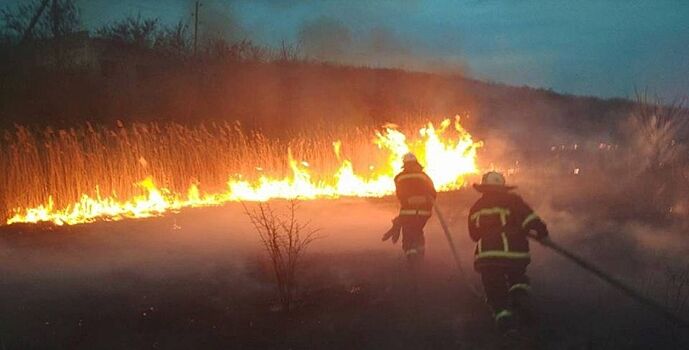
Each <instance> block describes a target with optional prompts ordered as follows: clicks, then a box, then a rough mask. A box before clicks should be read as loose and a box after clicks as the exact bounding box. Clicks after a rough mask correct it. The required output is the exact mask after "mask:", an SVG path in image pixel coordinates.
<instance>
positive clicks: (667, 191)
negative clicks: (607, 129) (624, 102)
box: [624, 94, 689, 214]
mask: <svg viewBox="0 0 689 350" xmlns="http://www.w3.org/2000/svg"><path fill="white" fill-rule="evenodd" d="M636 102H637V103H636V109H635V111H634V112H633V114H632V115H631V116H630V118H629V119H628V120H627V122H626V123H625V126H624V128H625V130H626V134H627V142H628V146H629V147H628V150H629V152H628V156H627V158H626V159H627V162H626V164H627V165H626V167H627V170H628V174H629V175H631V177H630V179H631V180H630V181H631V182H632V184H631V185H632V186H634V187H636V191H641V192H643V196H644V197H645V198H647V199H648V201H647V203H648V205H650V206H651V207H649V209H652V210H654V211H660V212H663V213H666V214H668V213H670V212H671V211H672V208H673V207H674V206H675V205H676V203H677V201H678V200H681V199H682V197H684V196H685V195H686V193H687V192H688V191H689V182H688V181H687V178H686V174H687V172H686V170H687V168H688V167H689V157H687V141H689V140H687V138H686V135H687V131H688V129H689V109H687V106H686V103H685V100H677V101H675V102H673V103H670V104H664V103H663V101H661V100H660V99H657V98H656V99H649V98H648V97H647V95H646V94H637V98H636ZM638 179H644V180H650V179H652V181H644V183H643V184H639V183H637V182H638V181H637V180H638Z"/></svg>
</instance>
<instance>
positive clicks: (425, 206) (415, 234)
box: [383, 153, 436, 265]
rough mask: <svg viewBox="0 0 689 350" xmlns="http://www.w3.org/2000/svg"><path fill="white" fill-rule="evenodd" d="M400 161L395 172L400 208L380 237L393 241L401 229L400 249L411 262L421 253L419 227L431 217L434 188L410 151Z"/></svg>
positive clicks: (422, 241)
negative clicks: (401, 163) (391, 223)
mask: <svg viewBox="0 0 689 350" xmlns="http://www.w3.org/2000/svg"><path fill="white" fill-rule="evenodd" d="M402 161H403V170H402V172H400V173H399V174H397V176H395V188H396V194H397V199H399V201H400V212H399V216H397V218H395V219H394V220H393V227H392V228H391V229H390V231H388V232H387V233H386V234H385V235H384V236H383V241H385V240H387V239H388V238H391V237H392V242H393V243H395V242H396V241H397V239H398V237H399V234H400V231H401V232H402V249H403V250H404V253H405V255H406V257H407V261H408V262H409V263H410V265H415V264H416V263H417V262H418V261H420V260H422V259H423V256H424V250H425V239H424V236H423V227H424V226H425V225H426V221H428V219H429V218H430V217H431V210H433V202H434V201H435V197H436V191H435V186H434V185H433V181H432V180H431V178H430V177H428V175H426V173H424V172H423V167H422V166H421V164H419V161H418V160H417V159H416V156H414V154H413V153H407V154H405V155H404V157H403V158H402Z"/></svg>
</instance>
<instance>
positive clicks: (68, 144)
mask: <svg viewBox="0 0 689 350" xmlns="http://www.w3.org/2000/svg"><path fill="white" fill-rule="evenodd" d="M448 128H451V129H453V130H448ZM312 132H313V133H314V135H318V134H317V133H318V130H315V131H312ZM332 137H337V140H336V141H334V142H333V141H331V140H333V138H332ZM342 140H345V142H343V141H342ZM5 141H6V147H4V148H3V150H5V152H3V154H2V156H1V157H2V163H3V164H12V165H13V166H12V167H7V168H6V169H9V172H6V173H4V174H3V177H2V180H3V181H2V186H3V188H6V189H14V191H7V192H6V194H5V197H4V199H5V203H4V204H5V205H4V207H5V208H13V209H12V213H11V214H10V216H9V218H8V219H7V224H13V223H22V222H25V223H35V222H39V221H49V222H53V223H55V224H57V225H63V224H77V223H85V222H91V221H94V220H96V219H103V220H119V219H122V218H127V217H130V218H142V217H150V216H154V215H160V214H163V213H165V212H166V211H170V210H179V209H181V208H185V207H202V206H212V205H221V204H223V203H226V202H230V201H266V200H269V199H277V198H282V199H293V198H299V199H315V198H337V197H341V196H350V197H381V196H384V195H389V194H391V193H393V192H394V181H393V177H394V175H395V174H397V173H398V172H399V171H400V170H401V168H402V161H401V159H402V155H404V154H406V153H409V152H412V151H413V152H416V153H417V154H418V155H419V156H420V157H421V159H422V160H423V161H424V163H425V164H427V171H428V173H429V175H430V176H431V178H432V179H433V180H434V182H435V183H436V186H437V187H438V188H439V189H441V190H453V189H459V188H461V187H462V186H463V185H464V177H465V176H466V175H468V174H474V173H476V172H477V168H476V162H475V160H476V159H475V158H476V151H477V149H478V147H479V146H480V143H478V142H474V141H473V140H472V138H471V135H470V134H469V133H468V132H466V131H465V130H464V129H463V128H462V126H461V124H460V119H459V117H457V118H456V119H455V120H454V122H453V121H451V120H450V119H445V120H444V121H442V122H441V123H439V124H438V127H437V128H436V127H434V125H433V123H431V122H429V123H428V124H426V125H425V126H423V127H421V128H420V129H418V131H417V133H414V134H410V137H408V136H407V135H405V134H404V133H403V132H401V131H400V130H398V129H397V126H394V125H389V126H387V127H384V128H383V130H357V132H356V133H352V134H348V135H347V134H345V135H333V134H330V133H324V134H321V135H318V136H315V137H307V136H305V135H300V136H299V135H298V136H296V138H294V139H290V140H287V141H286V142H284V143H281V142H280V141H279V140H271V139H268V138H266V137H265V136H263V135H262V134H260V133H252V134H246V133H245V132H243V131H242V130H241V128H240V127H239V126H238V125H237V124H235V125H231V124H227V123H225V124H220V125H218V124H212V125H208V126H206V125H203V126H199V127H195V128H190V127H184V126H182V125H179V124H169V125H158V124H150V125H146V124H133V125H132V126H131V127H128V128H125V127H124V126H122V125H121V126H120V127H119V128H117V129H99V130H95V129H94V128H93V127H92V126H91V125H88V126H87V127H85V128H81V129H71V130H58V131H52V130H50V129H48V130H45V131H43V132H42V133H38V134H36V133H31V132H30V131H29V130H28V129H26V128H22V127H18V128H17V130H16V132H15V133H14V134H10V133H9V132H7V133H6V134H5ZM355 164H356V167H357V169H359V170H358V171H356V172H355V170H354V169H355V168H354V167H355ZM223 175H224V176H226V177H224V178H223ZM158 181H162V184H163V185H159V184H160V183H161V182H158ZM185 184H187V185H188V187H184V186H185ZM223 187H224V188H223ZM214 190H215V191H214ZM137 192H139V193H137ZM38 203H42V204H38Z"/></svg>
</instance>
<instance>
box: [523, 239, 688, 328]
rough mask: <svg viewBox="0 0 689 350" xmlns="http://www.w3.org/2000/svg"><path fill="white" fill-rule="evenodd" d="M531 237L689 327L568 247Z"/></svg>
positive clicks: (684, 325)
mask: <svg viewBox="0 0 689 350" xmlns="http://www.w3.org/2000/svg"><path fill="white" fill-rule="evenodd" d="M529 238H531V239H532V240H534V241H536V242H538V243H539V244H541V245H542V246H544V247H546V248H550V249H552V250H553V251H555V252H556V253H558V254H560V255H562V256H564V257H565V258H567V259H569V260H570V261H572V262H574V263H575V264H577V265H578V266H579V267H581V268H583V269H584V270H586V271H588V272H590V273H592V274H594V275H595V276H596V277H598V278H600V279H601V280H603V281H605V282H607V283H608V284H610V285H611V286H613V287H615V288H617V289H618V290H620V291H621V292H622V293H624V294H626V295H627V296H628V297H630V298H632V299H634V300H635V301H636V302H638V303H640V304H642V305H644V306H646V307H648V308H649V309H651V310H653V311H655V312H657V313H658V314H660V315H662V316H664V317H665V318H666V319H667V320H668V321H671V322H672V323H674V324H676V325H679V326H682V327H684V328H687V329H689V322H687V321H686V320H685V319H683V318H681V317H679V316H678V315H676V314H675V313H673V312H672V311H670V310H668V309H667V308H665V307H664V306H663V305H661V304H659V303H658V302H657V301H655V300H653V299H650V298H648V297H646V296H644V295H643V294H641V293H639V292H638V291H636V290H634V288H632V287H630V286H628V285H627V284H625V283H624V282H622V281H620V280H619V279H617V278H615V277H613V276H612V275H610V274H608V273H606V272H603V270H601V269H600V268H599V267H597V266H595V265H593V264H592V263H589V262H587V261H586V260H584V259H583V258H581V257H579V256H578V255H576V254H574V253H572V252H570V251H568V250H567V249H565V248H563V247H562V246H560V245H559V244H557V243H555V242H553V241H551V240H550V239H536V238H535V237H533V236H531V235H529Z"/></svg>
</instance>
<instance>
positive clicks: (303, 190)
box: [7, 117, 482, 225]
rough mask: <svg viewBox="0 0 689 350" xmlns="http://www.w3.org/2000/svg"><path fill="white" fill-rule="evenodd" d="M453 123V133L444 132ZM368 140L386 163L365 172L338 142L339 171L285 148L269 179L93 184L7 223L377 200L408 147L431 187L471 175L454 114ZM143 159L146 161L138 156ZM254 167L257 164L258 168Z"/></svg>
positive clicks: (471, 148)
mask: <svg viewBox="0 0 689 350" xmlns="http://www.w3.org/2000/svg"><path fill="white" fill-rule="evenodd" d="M451 125H454V130H455V133H454V134H456V135H457V136H456V137H454V138H453V137H450V136H445V134H446V131H447V130H448V129H449V128H450V126H451ZM373 143H374V144H375V145H376V146H377V147H378V148H379V150H382V151H386V152H388V158H387V162H386V163H385V164H379V165H370V166H369V167H368V168H367V169H365V173H357V172H356V171H355V169H354V165H353V163H352V161H351V160H350V159H345V157H344V156H343V155H342V142H340V141H335V142H333V151H334V153H335V155H336V157H337V159H338V161H340V162H341V164H340V166H339V169H338V170H337V171H336V172H335V173H334V174H332V175H331V176H325V177H323V176H320V177H318V178H319V179H320V180H316V179H315V177H314V176H312V171H311V170H310V169H309V162H308V161H307V160H297V159H295V158H294V155H293V154H292V152H291V150H288V154H287V162H288V164H289V167H290V169H291V173H292V174H291V176H289V177H286V178H280V179H279V178H272V177H268V176H265V175H263V176H261V177H259V178H258V180H256V181H247V180H243V179H242V178H241V177H239V176H235V177H234V178H231V179H230V180H229V181H228V182H227V189H226V190H225V191H224V192H221V193H203V192H201V190H200V189H199V186H198V184H195V183H194V184H192V185H191V186H189V188H188V190H187V191H186V193H185V194H182V193H175V192H173V191H170V190H169V189H166V188H159V187H158V186H157V185H156V183H155V181H154V179H153V178H152V177H147V178H145V179H144V180H142V181H140V182H138V183H137V184H136V186H138V187H139V188H140V189H141V190H142V192H143V194H142V195H139V196H135V197H133V198H130V199H127V200H121V199H118V198H117V197H116V196H110V197H106V198H102V197H101V196H100V194H99V193H98V189H96V195H95V197H91V196H89V195H87V194H83V195H81V198H80V199H79V200H78V201H77V202H75V203H72V204H70V205H67V206H66V207H63V208H55V205H54V201H53V197H52V196H49V197H48V199H47V201H46V203H45V204H43V205H40V206H37V207H34V208H17V209H15V210H14V212H13V215H12V216H11V217H10V218H9V219H8V220H7V224H13V223H37V222H52V223H54V224H56V225H73V224H78V223H87V222H93V221H96V220H121V219H124V218H146V217H152V216H159V215H162V214H163V213H166V212H169V211H177V210H180V209H182V208H187V207H205V206H217V205H222V204H224V203H227V202H232V201H267V200H270V199H277V198H281V199H290V198H300V199H316V198H338V197H341V196H351V197H382V196H385V195H389V194H391V193H394V191H395V184H394V176H395V174H397V173H398V172H399V171H400V170H401V169H402V156H403V155H404V154H405V153H408V152H413V153H414V154H415V155H416V156H417V158H418V159H419V161H420V162H421V163H422V164H425V165H426V168H425V171H426V173H427V174H428V175H429V176H430V177H431V179H433V182H434V183H435V185H436V188H437V189H438V190H441V191H448V190H453V189H458V188H461V187H462V186H463V185H464V178H465V176H466V175H468V174H474V173H476V172H477V168H476V151H477V149H478V148H479V147H481V145H482V144H481V143H480V142H474V141H473V140H472V137H471V135H470V134H469V133H468V132H467V131H466V130H465V129H464V128H463V127H462V126H461V124H460V122H459V117H457V118H455V120H454V123H453V122H452V121H451V120H450V119H446V120H444V121H443V122H442V123H440V125H439V126H438V128H437V129H436V128H435V127H434V125H433V124H432V123H430V122H429V123H427V124H426V125H425V126H424V127H422V128H421V129H419V133H418V137H414V138H408V137H407V136H406V135H405V134H404V133H402V132H401V131H399V130H398V129H397V127H396V126H395V125H393V124H388V125H386V126H385V127H384V129H383V130H382V131H378V132H376V133H375V138H374V140H373ZM139 161H140V162H142V163H145V162H146V161H145V160H143V158H141V159H140V160H139ZM256 169H257V170H258V171H262V170H263V168H262V167H260V166H256Z"/></svg>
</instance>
